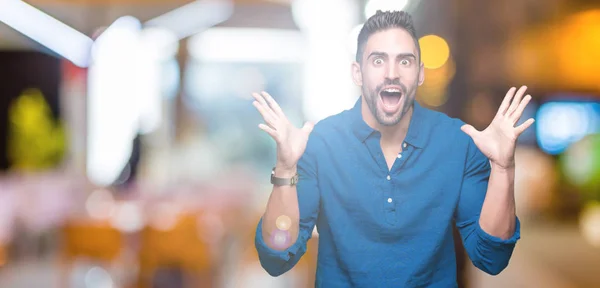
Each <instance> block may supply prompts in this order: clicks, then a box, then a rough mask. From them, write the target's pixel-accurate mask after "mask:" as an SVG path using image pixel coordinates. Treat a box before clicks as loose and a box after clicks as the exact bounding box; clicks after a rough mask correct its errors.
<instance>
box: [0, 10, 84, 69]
mask: <svg viewBox="0 0 600 288" xmlns="http://www.w3.org/2000/svg"><path fill="white" fill-rule="evenodd" d="M0 22H4V23H6V25H8V26H10V27H12V28H13V29H15V30H17V31H18V32H20V33H22V34H24V35H25V36H27V37H29V38H31V39H33V40H34V41H36V42H38V43H40V44H41V45H43V46H45V47H47V48H48V49H50V50H52V51H53V52H55V53H56V54H58V55H60V56H62V57H64V58H66V59H67V60H69V61H71V62H73V64H75V65H77V66H79V67H87V66H88V64H89V54H90V49H91V47H92V45H93V40H92V39H91V38H90V37H87V36H86V35H84V34H82V33H81V32H79V31H77V30H75V29H73V28H71V27H69V26H67V25H66V24H64V23H62V22H60V21H58V20H56V19H55V18H53V17H52V16H50V15H48V14H46V13H44V12H42V11H40V10H38V9H36V8H35V7H33V6H31V5H29V4H27V3H25V2H23V1H19V0H0Z"/></svg>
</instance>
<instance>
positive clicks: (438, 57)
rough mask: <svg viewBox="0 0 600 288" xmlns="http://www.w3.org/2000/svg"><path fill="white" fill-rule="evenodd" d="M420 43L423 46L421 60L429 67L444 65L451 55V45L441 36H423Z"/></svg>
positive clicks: (435, 67) (434, 67)
mask: <svg viewBox="0 0 600 288" xmlns="http://www.w3.org/2000/svg"><path fill="white" fill-rule="evenodd" d="M419 45H420V46H421V60H422V62H423V65H425V68H427V69H437V68H440V67H442V66H443V65H444V64H445V63H446V61H448V58H449V57H450V47H448V43H446V40H444V39H443V38H442V37H440V36H437V35H427V36H423V37H421V39H419Z"/></svg>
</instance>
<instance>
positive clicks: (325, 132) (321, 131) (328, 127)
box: [309, 110, 352, 142]
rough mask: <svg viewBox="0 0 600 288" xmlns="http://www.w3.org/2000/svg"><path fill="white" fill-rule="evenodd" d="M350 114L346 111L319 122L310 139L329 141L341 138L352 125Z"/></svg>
mask: <svg viewBox="0 0 600 288" xmlns="http://www.w3.org/2000/svg"><path fill="white" fill-rule="evenodd" d="M350 113H351V111H350V110H344V111H341V112H339V113H337V114H334V115H331V116H328V117H325V118H323V119H321V120H319V121H318V122H317V123H316V124H315V127H314V129H313V131H312V133H311V134H310V138H312V139H320V140H319V141H327V140H328V139H331V138H332V137H336V136H341V134H343V133H344V132H345V131H346V130H347V129H348V128H349V127H350V125H351V121H352V120H351V117H350ZM310 138H309V141H310ZM313 142H314V141H313Z"/></svg>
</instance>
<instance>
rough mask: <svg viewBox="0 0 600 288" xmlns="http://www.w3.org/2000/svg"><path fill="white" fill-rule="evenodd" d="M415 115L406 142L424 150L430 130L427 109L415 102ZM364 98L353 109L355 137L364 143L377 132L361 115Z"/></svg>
mask: <svg viewBox="0 0 600 288" xmlns="http://www.w3.org/2000/svg"><path fill="white" fill-rule="evenodd" d="M413 103H414V104H413V114H412V118H411V119H410V123H409V125H408V132H407V133H406V138H405V139H404V142H406V143H408V144H409V145H411V146H414V147H417V148H423V146H424V144H425V136H426V135H427V134H428V131H427V129H429V128H430V126H429V121H428V117H427V109H426V108H424V107H422V106H421V105H420V104H419V103H418V102H417V101H414V102H413ZM361 106H362V96H361V97H358V100H357V101H356V104H354V107H353V108H352V109H351V115H352V116H351V117H352V130H353V132H354V135H355V136H356V137H357V138H358V139H359V140H360V141H362V142H364V141H365V140H367V138H369V136H371V134H373V133H374V132H376V130H375V129H373V128H371V127H370V126H369V125H367V123H366V122H365V121H364V119H363V117H362V113H361Z"/></svg>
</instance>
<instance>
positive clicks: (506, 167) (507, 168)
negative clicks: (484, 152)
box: [490, 161, 515, 172]
mask: <svg viewBox="0 0 600 288" xmlns="http://www.w3.org/2000/svg"><path fill="white" fill-rule="evenodd" d="M490 163H491V167H492V170H494V171H500V172H513V171H515V162H511V163H506V164H498V163H495V162H493V161H490Z"/></svg>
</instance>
